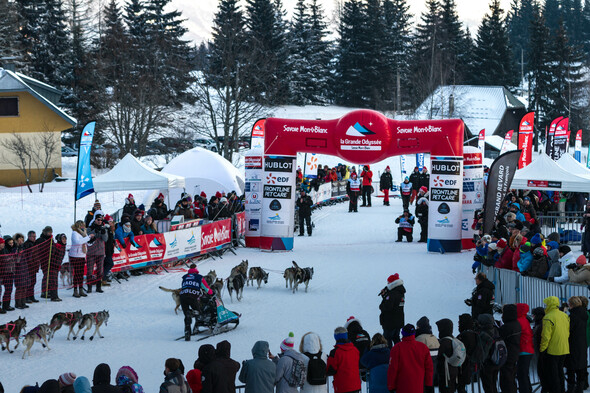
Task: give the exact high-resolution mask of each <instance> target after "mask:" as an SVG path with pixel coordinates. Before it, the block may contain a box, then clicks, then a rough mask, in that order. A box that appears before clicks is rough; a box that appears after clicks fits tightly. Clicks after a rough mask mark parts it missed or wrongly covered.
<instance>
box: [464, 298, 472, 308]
mask: <svg viewBox="0 0 590 393" xmlns="http://www.w3.org/2000/svg"><path fill="white" fill-rule="evenodd" d="M465 304H467V305H468V306H469V307H471V299H465Z"/></svg>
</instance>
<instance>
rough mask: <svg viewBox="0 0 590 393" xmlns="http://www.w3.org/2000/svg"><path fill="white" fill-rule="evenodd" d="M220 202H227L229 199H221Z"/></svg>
mask: <svg viewBox="0 0 590 393" xmlns="http://www.w3.org/2000/svg"><path fill="white" fill-rule="evenodd" d="M219 202H221V203H223V202H227V198H226V197H221V199H220V200H219Z"/></svg>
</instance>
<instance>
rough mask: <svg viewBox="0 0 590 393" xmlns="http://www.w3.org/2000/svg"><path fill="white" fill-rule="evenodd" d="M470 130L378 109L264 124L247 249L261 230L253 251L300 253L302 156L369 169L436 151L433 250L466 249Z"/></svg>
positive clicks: (259, 128)
mask: <svg viewBox="0 0 590 393" xmlns="http://www.w3.org/2000/svg"><path fill="white" fill-rule="evenodd" d="M463 129H464V125H463V121H461V120H455V119H452V120H416V121H396V120H393V119H388V118H387V117H385V116H383V115H382V114H381V113H378V112H375V111H371V110H357V111H353V112H350V113H348V114H347V115H345V116H343V117H341V118H340V119H334V120H295V119H277V118H268V119H262V120H259V121H258V122H257V123H256V124H255V126H254V130H253V139H254V137H255V136H262V135H263V136H264V143H263V144H262V143H261V142H259V144H260V147H263V149H261V150H258V153H256V150H253V151H252V153H251V154H249V155H248V156H246V223H247V228H246V230H247V238H246V240H247V244H248V232H250V231H249V230H252V229H254V230H255V231H256V232H258V235H259V236H260V237H259V239H256V241H255V242H251V243H250V244H249V245H251V246H255V247H260V248H261V249H263V250H271V251H274V250H291V249H292V248H293V235H294V233H293V232H294V209H295V199H296V192H295V187H296V169H297V163H296V158H297V153H298V152H305V153H317V154H328V155H334V156H338V157H340V158H342V159H344V160H346V161H348V162H351V163H359V164H362V165H364V164H373V163H376V162H379V161H382V160H384V159H386V158H388V157H391V156H397V155H402V154H415V153H430V155H431V171H430V204H429V216H428V235H429V239H428V243H427V248H428V251H432V252H459V251H461V224H462V198H463ZM261 140H262V139H261V138H260V139H258V141H261ZM255 145H256V143H254V142H253V146H255ZM254 216H255V217H254ZM253 220H254V221H253ZM254 222H255V224H254V225H252V224H253V223H254ZM392 222H393V220H392ZM256 224H258V225H256Z"/></svg>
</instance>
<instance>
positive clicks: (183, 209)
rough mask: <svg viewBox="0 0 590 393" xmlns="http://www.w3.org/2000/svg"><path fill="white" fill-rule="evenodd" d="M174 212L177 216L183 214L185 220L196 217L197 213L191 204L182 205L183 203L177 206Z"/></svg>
mask: <svg viewBox="0 0 590 393" xmlns="http://www.w3.org/2000/svg"><path fill="white" fill-rule="evenodd" d="M173 214H174V215H175V216H183V217H184V219H185V220H192V219H193V218H195V213H194V212H193V209H192V208H191V205H186V206H182V204H180V205H178V206H176V209H174V213H173Z"/></svg>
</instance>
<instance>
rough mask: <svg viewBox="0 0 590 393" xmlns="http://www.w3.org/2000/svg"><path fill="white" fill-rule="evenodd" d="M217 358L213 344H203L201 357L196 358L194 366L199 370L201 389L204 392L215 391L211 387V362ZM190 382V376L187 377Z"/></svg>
mask: <svg viewBox="0 0 590 393" xmlns="http://www.w3.org/2000/svg"><path fill="white" fill-rule="evenodd" d="M214 360H215V347H214V346H213V345H211V344H203V345H201V346H200V347H199V357H198V358H197V360H195V363H194V364H193V368H194V369H195V370H198V371H199V375H200V382H201V389H202V390H200V391H203V392H214V391H215V390H212V389H211V386H212V384H211V364H212V362H213V361H214ZM187 382H188V378H187Z"/></svg>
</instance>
